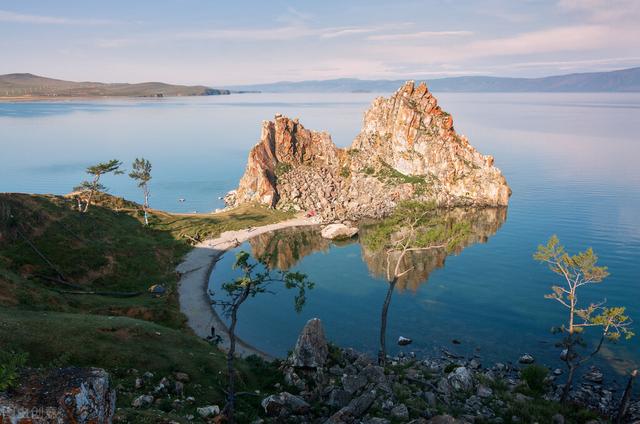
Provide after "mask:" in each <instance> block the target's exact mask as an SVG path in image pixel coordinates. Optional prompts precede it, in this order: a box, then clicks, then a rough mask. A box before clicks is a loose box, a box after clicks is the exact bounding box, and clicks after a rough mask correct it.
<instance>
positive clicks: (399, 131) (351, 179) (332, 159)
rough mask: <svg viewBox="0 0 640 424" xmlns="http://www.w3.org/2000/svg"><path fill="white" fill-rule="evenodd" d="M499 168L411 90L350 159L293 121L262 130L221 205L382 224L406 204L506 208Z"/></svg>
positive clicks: (367, 125)
mask: <svg viewBox="0 0 640 424" xmlns="http://www.w3.org/2000/svg"><path fill="white" fill-rule="evenodd" d="M493 162H494V161H493V157H492V156H484V155H482V154H480V153H479V152H478V151H477V150H476V149H475V148H474V147H473V146H471V144H469V141H468V140H467V138H466V137H465V136H462V135H459V134H457V133H456V131H455V129H454V127H453V119H452V117H451V115H449V114H448V113H446V112H444V111H442V109H441V108H440V106H438V103H437V100H436V98H435V97H434V96H433V95H432V94H431V93H430V92H429V90H428V89H427V86H426V85H425V84H424V83H421V84H420V85H418V86H417V87H416V86H415V84H414V82H413V81H408V82H407V83H405V84H404V85H403V86H402V87H401V88H400V89H399V90H398V91H396V93H395V94H394V95H392V96H391V97H390V98H382V97H379V98H377V99H376V100H374V102H373V104H372V106H371V107H370V108H369V110H368V111H367V112H366V113H365V116H364V124H363V128H362V131H361V132H360V134H358V136H357V137H356V138H355V140H354V141H353V144H352V145H351V147H350V148H348V149H341V148H338V147H336V145H335V144H334V143H333V142H332V141H331V136H330V135H329V134H327V133H326V132H316V131H311V130H308V129H306V128H304V127H303V126H302V124H300V123H299V122H298V120H297V119H294V120H292V119H289V118H287V117H284V116H282V115H279V114H278V115H276V117H275V120H274V121H264V122H263V124H262V134H261V137H260V142H259V143H258V144H257V145H256V146H254V147H253V149H252V150H251V152H250V153H249V159H248V163H247V167H246V170H245V173H244V175H243V177H242V178H241V180H240V184H239V186H238V189H237V190H234V191H232V192H230V193H229V194H228V195H227V196H226V197H225V201H226V203H227V205H229V206H236V205H239V204H242V203H260V204H263V205H267V206H270V207H275V208H279V209H293V210H297V211H306V212H311V211H313V212H314V213H315V214H317V215H319V216H320V217H321V218H323V219H324V220H326V221H330V220H337V219H359V218H363V217H372V218H379V217H382V216H385V215H387V214H389V213H390V212H391V211H392V210H393V208H394V207H395V206H396V205H397V204H398V202H401V201H403V200H409V199H416V200H421V201H434V202H436V203H437V204H438V205H440V206H444V207H450V206H506V205H507V203H508V201H509V196H510V195H511V189H510V188H509V186H508V185H507V182H506V180H505V178H504V176H503V175H502V173H501V172H500V170H499V169H498V168H496V167H495V166H494V165H493Z"/></svg>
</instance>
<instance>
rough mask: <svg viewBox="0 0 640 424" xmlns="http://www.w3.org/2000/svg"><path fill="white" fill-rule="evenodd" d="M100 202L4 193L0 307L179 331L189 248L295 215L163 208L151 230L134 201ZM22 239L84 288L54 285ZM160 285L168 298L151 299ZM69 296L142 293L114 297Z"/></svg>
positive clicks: (105, 199) (243, 209)
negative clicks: (181, 269)
mask: <svg viewBox="0 0 640 424" xmlns="http://www.w3.org/2000/svg"><path fill="white" fill-rule="evenodd" d="M99 201H100V205H99V206H98V205H95V206H93V207H91V208H90V209H89V212H88V213H86V214H82V213H79V212H77V211H76V210H75V209H74V206H75V204H74V202H73V201H72V200H71V199H67V198H64V197H60V196H29V195H15V194H14V195H0V204H2V208H3V210H10V211H11V215H12V216H13V218H11V219H10V220H9V219H5V220H4V221H3V222H2V223H0V229H2V228H4V234H6V236H5V240H4V241H3V240H0V292H2V293H3V294H1V295H0V305H3V304H4V305H10V306H14V307H18V308H21V309H32V310H41V309H49V310H56V311H60V312H79V313H91V314H103V315H124V316H129V317H134V318H141V319H145V320H149V321H154V322H157V323H160V324H163V325H167V326H169V327H172V328H181V327H183V325H184V317H183V316H182V314H181V313H180V312H179V310H178V299H177V293H176V285H177V279H178V278H177V274H176V272H175V267H176V266H177V265H178V263H179V262H180V261H181V259H182V257H183V256H184V255H185V254H186V253H187V252H188V251H189V250H190V249H191V247H190V244H191V243H193V242H195V241H198V240H203V239H205V238H208V237H216V236H218V235H219V234H220V233H222V232H224V231H228V230H238V229H241V228H247V227H250V226H259V225H266V224H270V223H274V222H278V221H281V220H284V219H287V218H289V217H291V216H292V215H291V214H289V213H286V212H281V211H275V210H270V209H266V208H261V207H257V206H244V207H241V208H237V209H234V210H232V211H227V212H223V213H219V214H210V215H197V216H188V215H172V214H168V213H165V212H160V211H158V212H155V213H153V214H152V216H151V220H150V221H151V225H150V226H149V227H145V226H144V225H142V215H141V213H140V211H139V209H138V208H137V207H136V205H135V204H134V203H131V202H126V201H124V200H122V199H119V198H114V197H111V196H102V199H99ZM103 204H104V205H106V206H102V205H103ZM18 231H19V233H18ZM0 232H1V231H0ZM21 234H22V235H24V236H26V237H27V238H28V240H29V241H30V242H31V243H32V244H33V245H34V246H36V248H37V249H38V250H39V251H40V252H42V253H43V254H44V255H45V256H46V257H47V258H48V260H49V261H50V262H51V263H53V265H54V266H55V268H56V269H57V270H59V271H60V272H61V273H62V274H63V275H64V277H65V279H66V280H67V281H69V282H71V283H73V284H74V285H77V286H78V287H79V288H70V287H65V286H62V285H60V284H56V283H53V282H51V281H50V278H59V276H58V272H57V271H56V270H55V269H54V268H52V267H51V266H50V265H49V264H47V263H46V262H45V261H44V260H43V259H42V258H41V257H40V256H39V255H38V253H37V252H36V251H35V250H34V249H33V248H32V247H31V246H30V244H29V242H27V241H26V240H25V238H24V237H23V236H22V235H21ZM47 278H49V279H47ZM19 280H20V281H19ZM22 280H28V282H27V283H24V282H23V281H22ZM154 284H162V285H164V286H165V287H166V288H167V295H166V296H163V297H159V298H156V297H152V296H151V295H150V294H148V292H147V290H148V288H149V287H150V286H151V285H154ZM64 291H67V292H68V291H94V292H96V291H97V292H119V293H122V292H125V293H137V292H139V293H141V294H140V295H138V296H135V297H113V296H95V295H85V294H70V293H64Z"/></svg>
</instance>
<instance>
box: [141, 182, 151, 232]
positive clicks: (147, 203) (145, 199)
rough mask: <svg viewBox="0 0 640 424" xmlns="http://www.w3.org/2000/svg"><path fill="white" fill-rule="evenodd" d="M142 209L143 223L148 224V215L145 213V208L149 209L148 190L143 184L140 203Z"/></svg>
mask: <svg viewBox="0 0 640 424" xmlns="http://www.w3.org/2000/svg"><path fill="white" fill-rule="evenodd" d="M142 209H143V210H144V225H149V216H148V214H147V209H149V190H148V189H147V186H146V185H145V186H144V205H142Z"/></svg>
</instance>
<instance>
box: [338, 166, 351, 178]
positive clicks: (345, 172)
mask: <svg viewBox="0 0 640 424" xmlns="http://www.w3.org/2000/svg"><path fill="white" fill-rule="evenodd" d="M349 175H351V171H350V170H349V168H347V167H346V166H345V167H344V168H342V169H341V170H340V176H341V177H342V178H349Z"/></svg>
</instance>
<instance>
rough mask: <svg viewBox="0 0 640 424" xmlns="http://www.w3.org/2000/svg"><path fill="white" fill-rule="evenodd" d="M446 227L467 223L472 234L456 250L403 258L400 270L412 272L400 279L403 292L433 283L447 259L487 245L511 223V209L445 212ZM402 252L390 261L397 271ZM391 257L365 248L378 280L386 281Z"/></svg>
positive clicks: (370, 227)
mask: <svg viewBox="0 0 640 424" xmlns="http://www.w3.org/2000/svg"><path fill="white" fill-rule="evenodd" d="M441 214H442V219H443V221H445V225H447V226H450V227H451V226H453V225H454V224H456V223H462V222H466V223H468V224H469V231H468V232H467V233H466V234H465V235H464V236H463V237H462V238H461V239H460V240H459V241H458V242H457V243H456V244H455V246H453V248H452V249H451V250H449V251H448V250H447V249H446V248H438V249H428V250H416V251H409V252H406V254H405V255H403V257H402V260H401V264H400V266H399V269H401V270H409V271H408V272H407V273H406V274H404V275H403V276H401V277H399V278H398V281H397V283H396V287H397V289H398V290H399V291H402V290H406V289H409V290H412V291H414V292H415V291H416V290H417V289H418V287H419V286H420V285H421V284H424V283H426V282H427V280H428V279H429V275H430V274H431V273H432V272H433V271H434V270H436V269H438V268H442V267H444V264H445V259H446V258H447V256H449V255H450V254H456V255H457V254H459V253H460V252H462V250H464V249H465V248H466V247H468V246H471V245H473V244H476V243H486V241H487V240H488V239H489V237H491V236H492V235H494V234H495V233H496V232H497V231H498V230H499V229H500V227H501V226H502V224H503V223H504V222H505V221H506V219H507V208H456V209H451V210H447V211H444V212H441ZM375 228H376V224H375V223H369V224H365V225H363V226H361V228H360V234H361V237H366V235H367V233H368V232H370V231H373V230H375ZM400 254H401V252H398V251H396V252H392V253H391V258H390V261H391V263H392V265H393V266H394V267H395V265H396V262H397V259H398V257H399V256H400ZM386 257H387V253H386V251H384V250H373V249H371V248H370V247H367V246H366V245H363V246H362V260H363V261H364V262H365V263H366V264H367V267H368V268H369V270H370V271H371V274H372V275H373V276H374V277H376V278H381V279H386V269H387V261H386Z"/></svg>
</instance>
